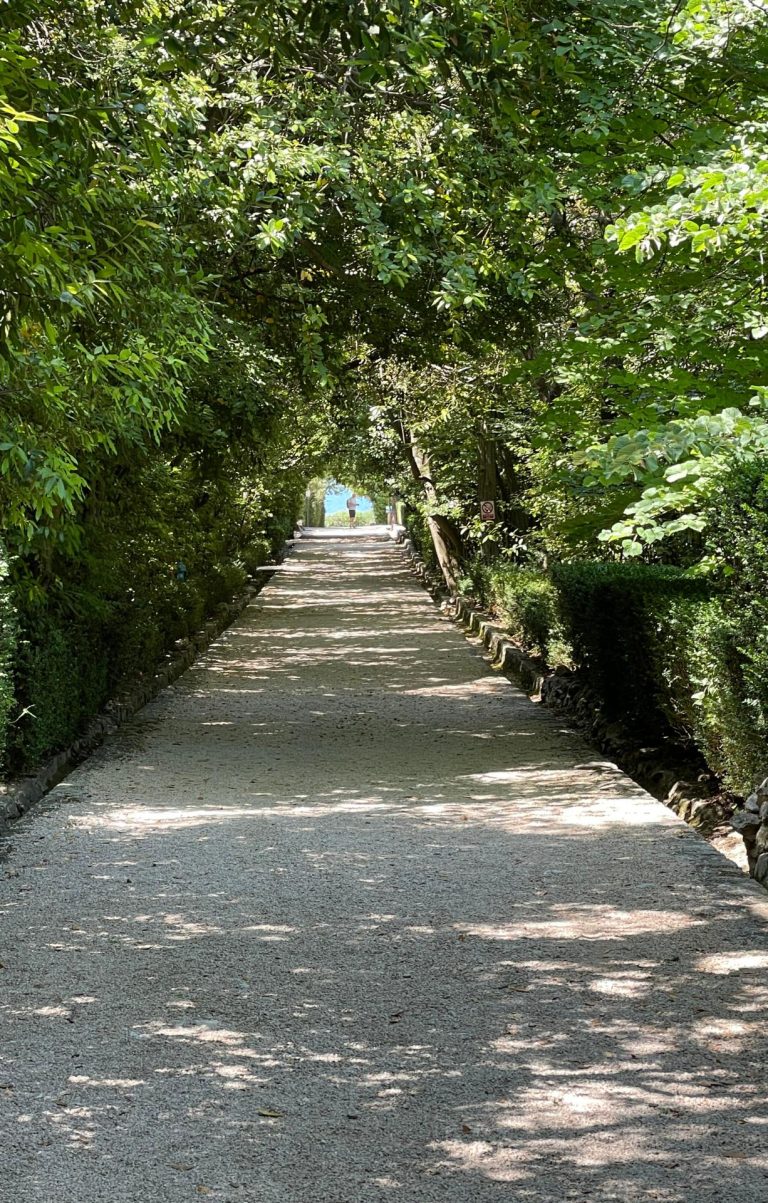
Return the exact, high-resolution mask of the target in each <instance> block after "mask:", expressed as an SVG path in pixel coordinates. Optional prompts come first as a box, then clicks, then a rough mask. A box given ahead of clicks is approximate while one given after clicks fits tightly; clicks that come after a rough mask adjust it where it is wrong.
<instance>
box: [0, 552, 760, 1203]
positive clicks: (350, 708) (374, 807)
mask: <svg viewBox="0 0 768 1203" xmlns="http://www.w3.org/2000/svg"><path fill="white" fill-rule="evenodd" d="M0 878H1V879H2V880H0V889H1V895H0V896H1V897H2V917H1V918H0V941H1V943H0V960H1V961H2V963H3V969H2V970H0V1005H1V1007H2V1010H1V1012H0V1019H1V1021H2V1022H1V1026H2V1030H1V1031H0V1109H1V1110H2V1148H3V1153H4V1156H3V1164H2V1169H1V1172H0V1200H2V1203H40V1201H45V1203H96V1201H97V1200H98V1201H99V1203H100V1201H102V1200H104V1203H181V1201H187V1200H195V1199H198V1198H201V1197H206V1198H208V1199H209V1200H211V1203H214V1201H215V1203H224V1201H229V1203H244V1201H246V1200H247V1201H248V1203H294V1201H295V1203H386V1201H391V1203H422V1201H423V1203H475V1201H476V1203H491V1201H493V1203H497V1201H501V1200H504V1201H505V1203H506V1201H507V1200H522V1201H524V1203H544V1201H545V1200H546V1201H552V1203H555V1201H556V1203H561V1200H564V1199H575V1200H588V1201H601V1203H603V1201H607V1200H620V1201H622V1203H623V1201H629V1200H632V1201H634V1200H647V1199H659V1200H663V1201H664V1203H715V1201H721V1200H723V1201H724V1200H726V1199H727V1200H729V1203H743V1201H750V1203H765V1200H766V1199H767V1198H768V1109H767V1108H766V1106H765V1088H764V1087H765V1077H766V1065H765V1043H764V1037H765V1032H766V1029H767V1028H768V974H767V972H766V970H767V969H768V943H767V942H766V931H767V930H768V927H767V926H766V918H767V917H768V904H767V903H768V900H766V896H765V894H764V893H763V892H762V891H761V890H759V889H758V887H756V886H753V885H752V884H751V883H749V882H746V881H744V880H743V879H742V878H741V877H740V874H739V873H738V871H737V870H736V869H735V868H733V867H732V866H731V865H729V864H728V863H727V862H726V861H725V860H723V859H722V858H720V857H719V856H718V854H717V853H716V852H714V851H713V850H712V849H711V848H709V847H708V846H707V845H706V844H704V843H703V842H702V841H700V840H699V839H698V837H697V836H696V835H695V834H694V833H693V832H691V831H690V830H688V829H687V828H686V827H685V826H684V825H683V824H681V823H680V822H678V820H677V819H675V818H674V816H673V815H671V814H670V812H668V811H666V810H665V809H664V808H663V807H662V806H661V805H660V804H658V803H656V802H655V801H653V800H652V799H650V798H649V797H648V796H647V795H646V794H644V793H643V792H642V791H641V790H640V789H639V788H638V787H636V786H635V785H633V783H632V782H631V781H629V780H628V779H627V778H626V777H623V776H622V775H621V774H619V773H618V772H617V771H615V770H614V769H612V768H611V767H610V766H608V765H605V764H603V763H600V762H599V760H598V759H597V758H596V755H595V753H594V752H592V751H590V750H589V749H588V748H586V747H585V745H584V744H583V743H581V742H580V741H579V740H578V739H577V738H576V737H575V736H573V735H571V734H569V733H568V732H566V731H563V730H562V729H561V726H560V724H559V723H558V722H557V721H556V720H555V719H553V718H552V717H551V716H549V715H548V714H546V713H544V712H542V711H541V710H538V709H537V708H536V707H534V706H533V705H531V704H530V703H529V702H528V700H527V699H526V698H525V697H524V696H523V695H521V694H519V693H518V692H516V691H515V690H514V689H513V688H512V686H511V685H510V684H509V683H508V682H507V681H506V680H504V679H503V678H500V677H498V676H497V675H495V674H494V673H492V672H491V671H490V670H489V669H488V668H487V667H486V665H485V663H484V662H483V660H482V659H481V658H480V656H479V655H478V653H477V652H476V651H475V650H474V648H473V647H471V646H470V645H469V644H468V643H467V642H466V641H465V640H464V639H463V637H462V636H461V635H460V634H459V633H458V632H457V631H456V630H455V629H454V628H453V627H452V626H451V625H450V624H449V623H448V622H446V621H445V620H444V619H442V618H441V617H440V616H439V615H438V614H437V612H436V611H435V609H434V607H433V606H432V604H431V602H430V601H429V600H428V598H427V597H426V595H425V594H424V593H423V592H422V590H421V589H420V587H419V586H418V585H417V584H416V583H415V582H414V580H413V579H412V578H411V576H410V575H409V573H408V571H407V570H406V569H405V567H404V563H403V559H402V557H401V553H400V552H399V551H398V550H397V549H396V548H395V547H394V546H392V545H391V544H390V543H389V542H388V541H386V540H384V541H375V540H374V539H372V538H370V537H368V536H366V535H365V532H364V531H361V532H360V533H359V535H358V536H357V537H346V538H343V537H339V538H337V539H334V540H328V539H326V540H322V541H321V540H318V541H307V542H306V543H305V544H303V545H302V546H300V548H299V550H298V553H297V554H296V556H295V557H294V558H292V559H291V560H290V561H289V562H288V564H287V565H286V566H285V568H284V569H283V570H282V571H281V572H280V573H278V575H277V577H276V578H275V580H274V581H273V583H272V584H271V585H269V586H268V587H267V589H266V590H265V591H264V592H263V593H262V594H261V596H260V597H259V599H257V602H256V603H255V604H254V605H252V606H251V607H250V609H249V610H248V612H247V613H246V615H245V616H244V617H243V619H242V620H241V621H240V622H239V623H238V624H236V625H235V627H233V628H232V629H231V630H230V631H229V632H228V633H227V634H226V635H225V636H224V637H222V639H220V640H219V641H218V642H217V643H216V644H215V645H214V646H213V648H212V649H211V650H210V652H209V653H208V655H207V656H205V658H204V659H203V660H201V661H200V662H199V663H198V664H197V665H196V666H195V667H194V668H193V669H192V670H191V671H190V672H189V673H187V674H186V675H185V676H184V677H183V678H182V679H181V680H180V681H179V682H178V683H177V684H176V686H175V687H174V688H172V689H169V690H167V691H165V692H164V693H163V694H162V695H161V696H160V698H159V699H158V700H157V701H156V702H154V703H153V704H152V705H150V706H149V707H147V708H146V709H145V710H144V711H142V712H141V714H140V715H139V716H138V718H137V719H136V721H135V722H134V723H133V724H132V725H131V726H130V727H128V728H125V729H124V730H123V732H122V733H121V734H120V735H119V736H117V737H115V738H113V739H111V740H110V741H109V742H108V743H107V744H106V745H105V746H104V748H103V749H102V751H101V752H100V754H99V755H97V756H95V757H94V758H93V759H91V760H90V761H89V762H88V763H87V764H85V765H84V766H82V767H81V768H80V769H78V770H77V771H76V772H75V773H73V774H72V776H71V777H70V778H69V779H68V780H67V781H66V782H65V783H64V784H63V785H62V786H60V787H58V789H57V790H56V791H54V799H53V800H52V801H51V802H48V803H46V804H44V805H43V806H42V807H40V808H38V809H37V810H36V811H35V812H33V814H32V815H31V816H30V817H29V818H27V819H26V820H24V821H23V822H22V823H21V824H19V826H18V827H17V828H16V830H15V832H14V836H13V847H12V849H11V851H10V852H9V855H8V857H7V858H6V860H5V861H4V862H3V864H2V865H1V866H0Z"/></svg>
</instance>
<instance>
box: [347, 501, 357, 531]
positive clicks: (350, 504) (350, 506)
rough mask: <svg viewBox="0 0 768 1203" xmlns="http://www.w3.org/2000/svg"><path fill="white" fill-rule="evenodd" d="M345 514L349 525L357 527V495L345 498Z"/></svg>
mask: <svg viewBox="0 0 768 1203" xmlns="http://www.w3.org/2000/svg"><path fill="white" fill-rule="evenodd" d="M347 513H348V514H349V525H350V526H357V493H350V495H349V497H348V498H347Z"/></svg>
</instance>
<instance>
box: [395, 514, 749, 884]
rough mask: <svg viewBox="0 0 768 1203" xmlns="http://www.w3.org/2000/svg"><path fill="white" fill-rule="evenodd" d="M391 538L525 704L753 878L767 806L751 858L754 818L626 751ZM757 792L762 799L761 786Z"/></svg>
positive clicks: (586, 707)
mask: <svg viewBox="0 0 768 1203" xmlns="http://www.w3.org/2000/svg"><path fill="white" fill-rule="evenodd" d="M392 538H393V539H394V540H395V541H396V542H397V543H398V544H399V545H400V546H401V547H402V548H403V550H404V551H405V553H406V555H407V556H408V558H409V560H410V562H411V566H412V568H413V571H414V572H415V574H416V576H418V578H419V580H420V581H421V582H422V584H423V585H424V587H425V588H426V589H427V591H428V592H429V593H430V594H431V596H432V598H433V599H434V601H435V602H436V603H437V605H438V606H439V607H440V609H441V610H442V611H443V613H444V614H447V615H448V617H449V618H451V619H452V620H453V621H454V622H457V623H458V624H459V625H460V626H461V627H462V629H463V630H464V631H465V632H466V633H471V634H473V635H477V636H478V638H479V639H480V641H481V642H482V643H483V645H484V646H485V647H486V648H487V650H488V651H489V653H490V655H491V663H492V665H493V667H494V668H496V669H499V670H500V671H501V672H504V673H506V674H507V675H508V676H509V677H510V678H511V679H512V680H513V682H514V683H515V684H516V685H518V686H520V687H521V688H522V689H524V690H525V692H526V693H527V694H528V696H529V697H530V698H531V700H532V701H534V702H539V703H543V704H544V705H545V706H547V708H548V709H551V710H553V711H555V712H556V713H559V714H562V715H563V716H565V717H566V718H567V719H568V720H569V721H571V722H572V723H574V725H575V726H576V727H577V728H578V729H579V730H580V732H581V734H582V735H584V736H585V738H587V739H588V740H589V741H590V742H592V743H594V744H596V745H597V746H598V747H599V748H600V750H601V751H602V752H603V753H604V754H605V755H607V756H610V757H611V759H612V760H614V761H615V762H616V763H617V765H618V767H619V768H620V769H621V770H622V771H623V772H625V773H627V775H628V776H630V777H632V778H633V779H634V780H635V781H637V782H638V784H639V785H641V786H642V787H643V789H645V790H647V791H648V793H649V794H651V795H653V797H655V798H657V799H658V800H659V801H660V802H663V803H664V805H665V806H668V807H669V808H670V810H673V811H674V812H675V814H676V815H678V817H679V818H681V819H683V820H684V821H685V822H686V823H687V824H688V825H689V826H691V827H693V828H694V829H695V830H696V831H697V832H698V834H699V835H701V836H703V838H705V839H707V840H708V841H709V842H710V843H713V844H715V846H716V847H719V850H720V851H721V852H723V854H724V855H726V856H728V857H729V859H731V860H732V861H735V862H736V863H738V864H739V866H740V867H741V868H742V869H743V868H745V864H746V859H748V862H749V868H750V871H751V872H752V875H756V874H755V872H754V870H755V864H756V860H757V855H759V853H760V852H764V851H765V850H766V849H768V805H767V806H766V808H765V820H766V832H765V837H764V844H765V847H764V848H758V849H756V850H754V851H753V847H752V845H753V841H754V839H755V835H756V831H757V827H756V820H755V815H752V814H750V815H749V816H748V818H747V819H746V822H742V821H740V818H741V815H742V812H741V811H739V810H738V809H737V807H738V805H739V800H738V799H735V798H730V797H728V796H725V795H723V794H722V793H721V792H720V790H719V788H718V783H717V781H716V779H715V778H714V776H707V775H706V774H702V775H701V776H702V777H706V780H698V779H697V780H695V781H690V780H686V779H685V778H684V776H681V766H680V764H678V765H677V768H676V769H675V766H674V763H673V762H672V761H667V762H665V763H661V762H660V761H659V759H658V757H655V756H654V755H653V752H652V751H651V753H650V755H644V754H643V750H642V749H636V748H635V749H632V748H631V747H629V746H628V744H627V741H626V732H625V731H624V729H623V728H621V726H620V725H619V724H616V723H609V722H608V721H607V720H606V719H605V718H604V716H603V715H602V713H601V707H600V701H599V699H598V698H597V697H596V696H595V695H593V694H591V693H590V691H589V690H588V689H587V688H586V687H585V686H584V685H583V684H582V683H580V682H579V680H578V677H577V676H576V674H569V675H568V676H564V675H562V674H559V673H557V672H556V671H555V670H554V669H551V668H549V666H548V665H546V664H543V663H542V662H541V661H540V660H535V659H533V658H532V657H531V656H529V655H527V653H526V652H525V650H524V649H523V648H522V647H520V646H519V644H517V643H515V642H514V641H513V640H512V639H511V638H510V636H509V632H508V631H505V630H504V628H503V627H500V626H497V625H496V624H495V623H494V622H493V620H492V619H491V617H490V615H488V614H486V613H485V612H484V611H482V610H480V609H478V608H477V607H476V606H473V605H472V604H471V603H470V602H468V601H467V600H466V598H464V597H461V596H460V595H458V594H454V593H451V592H450V591H449V590H448V588H447V586H446V584H445V581H444V580H443V577H442V575H439V574H438V573H436V572H434V571H432V570H431V569H430V568H428V567H427V565H426V564H425V563H424V561H423V560H422V558H421V556H420V555H419V553H418V551H417V550H416V548H415V547H414V545H413V541H412V540H411V539H410V537H409V536H408V534H407V532H406V531H405V528H403V527H400V528H399V529H398V530H397V532H393V533H392ZM765 785H766V797H768V779H766V782H765ZM750 809H752V808H750ZM756 809H759V806H758V808H756ZM734 811H735V813H734ZM732 820H733V821H732ZM758 821H759V820H758ZM753 824H755V826H754V828H753V826H752V825H753ZM745 827H746V830H745ZM737 833H738V836H741V837H742V838H743V842H744V845H745V851H746V853H747V854H748V857H747V858H745V856H744V855H738V856H737V855H736V853H735V848H739V850H740V848H741V845H740V842H739V841H738V839H737V840H736V841H735V844H734V843H733V842H732V841H733V837H734V836H736V835H737ZM764 867H765V882H764V884H766V885H767V886H768V855H766V856H765V861H764ZM761 868H763V863H761ZM758 880H759V878H758Z"/></svg>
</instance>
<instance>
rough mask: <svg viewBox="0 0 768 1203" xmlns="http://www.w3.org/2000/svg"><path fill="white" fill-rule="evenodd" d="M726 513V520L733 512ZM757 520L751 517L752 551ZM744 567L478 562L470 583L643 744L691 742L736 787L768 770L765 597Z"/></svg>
mask: <svg viewBox="0 0 768 1203" xmlns="http://www.w3.org/2000/svg"><path fill="white" fill-rule="evenodd" d="M726 520H727V519H726ZM752 531H754V526H752V525H751V520H750V521H749V522H746V521H745V524H744V549H745V554H747V555H748V553H749V547H750V541H751V540H752V539H753V537H754V536H753V534H752V533H751V532H752ZM748 579H749V578H748V574H747V573H746V572H745V573H743V574H741V573H740V574H739V575H738V577H737V578H736V579H734V577H733V576H732V577H729V578H726V580H725V582H724V583H723V582H722V581H721V580H720V578H718V577H713V578H707V577H702V576H699V577H696V576H692V575H690V574H689V573H687V572H685V571H683V570H681V569H677V568H670V567H666V566H659V565H646V564H637V563H630V564H615V563H606V562H572V563H565V564H558V565H555V566H553V567H552V568H551V570H550V571H549V572H548V573H545V572H541V571H539V572H537V571H536V570H534V569H530V568H519V567H516V566H512V565H506V566H504V565H492V566H488V565H483V564H477V563H476V564H474V565H473V566H472V569H471V571H470V575H469V576H468V578H467V579H466V581H465V588H468V589H471V590H472V591H473V592H474V593H475V595H476V596H478V597H479V598H480V600H481V601H482V603H483V604H484V605H485V606H486V608H488V609H490V610H492V611H493V612H494V613H495V614H496V615H498V617H499V618H500V620H501V621H502V622H503V623H504V625H505V626H506V627H507V629H508V630H509V631H510V632H511V634H512V635H513V636H514V637H515V638H516V639H518V640H519V642H520V643H522V644H523V646H524V647H525V648H526V649H527V650H528V651H530V652H532V653H534V654H536V655H540V656H542V657H543V658H544V659H545V660H547V662H548V663H549V664H550V665H552V666H557V665H566V666H568V667H573V668H575V669H576V670H577V671H578V672H579V675H580V676H581V677H582V678H583V679H584V680H585V681H586V682H587V683H588V684H589V686H590V687H591V688H592V689H593V690H594V692H595V693H596V694H597V696H599V697H600V699H601V701H602V704H603V706H604V710H605V714H606V717H608V718H609V719H610V720H611V721H615V722H621V723H622V724H624V725H625V726H627V727H628V728H630V729H631V730H632V731H633V732H634V734H635V735H636V736H637V738H638V740H639V741H641V742H646V741H647V742H660V741H665V740H675V741H677V742H680V743H683V744H687V745H688V746H689V747H695V748H696V749H698V751H699V753H700V754H701V755H702V757H703V758H704V760H705V761H706V762H707V764H708V765H709V766H710V768H711V769H712V770H713V771H714V772H716V773H717V774H718V775H719V776H721V777H722V778H723V779H724V781H725V783H726V784H727V785H728V787H729V788H730V789H732V790H734V792H736V793H741V794H743V793H748V792H750V791H751V790H752V789H753V788H754V784H755V782H756V781H757V780H759V779H761V778H762V777H764V776H765V775H766V774H768V741H767V738H766V737H767V736H768V721H767V716H768V599H766V593H765V590H764V589H763V590H761V591H759V590H758V589H756V588H754V587H750V588H747V587H746V581H747V580H748Z"/></svg>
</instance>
